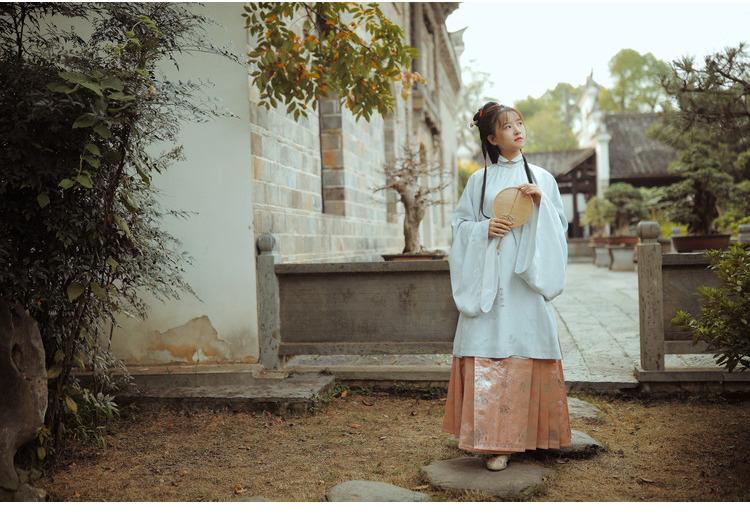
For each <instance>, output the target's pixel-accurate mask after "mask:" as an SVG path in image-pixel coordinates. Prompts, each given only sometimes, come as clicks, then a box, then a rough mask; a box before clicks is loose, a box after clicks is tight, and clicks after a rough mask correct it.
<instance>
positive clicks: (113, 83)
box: [101, 77, 125, 90]
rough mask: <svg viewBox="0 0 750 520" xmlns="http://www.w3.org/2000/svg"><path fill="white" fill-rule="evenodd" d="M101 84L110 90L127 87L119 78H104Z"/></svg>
mask: <svg viewBox="0 0 750 520" xmlns="http://www.w3.org/2000/svg"><path fill="white" fill-rule="evenodd" d="M101 86H102V88H104V89H109V90H122V89H124V88H125V84H124V83H123V82H122V81H121V80H120V79H119V78H113V77H110V78H104V79H103V80H102V82H101Z"/></svg>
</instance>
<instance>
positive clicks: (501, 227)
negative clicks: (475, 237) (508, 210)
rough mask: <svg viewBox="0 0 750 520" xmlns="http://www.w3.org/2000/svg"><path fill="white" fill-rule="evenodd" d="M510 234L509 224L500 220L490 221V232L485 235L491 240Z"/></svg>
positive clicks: (492, 219) (493, 219)
mask: <svg viewBox="0 0 750 520" xmlns="http://www.w3.org/2000/svg"><path fill="white" fill-rule="evenodd" d="M508 233H510V222H509V221H507V220H505V219H502V218H491V219H490V230H489V232H488V233H487V235H488V236H489V237H491V238H498V237H499V238H503V237H504V236H505V235H506V234H508Z"/></svg>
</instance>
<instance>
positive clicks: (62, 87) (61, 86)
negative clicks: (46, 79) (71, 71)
mask: <svg viewBox="0 0 750 520" xmlns="http://www.w3.org/2000/svg"><path fill="white" fill-rule="evenodd" d="M47 90H50V91H52V92H60V93H62V94H70V93H71V92H73V91H74V90H75V87H71V86H70V84H68V83H63V82H62V81H53V82H52V83H47Z"/></svg>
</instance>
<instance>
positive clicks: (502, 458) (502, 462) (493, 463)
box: [487, 455, 510, 471]
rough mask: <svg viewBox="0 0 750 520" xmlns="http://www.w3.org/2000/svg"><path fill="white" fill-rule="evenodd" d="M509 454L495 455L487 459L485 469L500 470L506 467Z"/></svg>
mask: <svg viewBox="0 0 750 520" xmlns="http://www.w3.org/2000/svg"><path fill="white" fill-rule="evenodd" d="M508 459H510V455H495V456H494V457H490V458H489V459H487V469H489V470H491V471H501V470H504V469H505V468H507V467H508Z"/></svg>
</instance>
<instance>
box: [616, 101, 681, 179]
mask: <svg viewBox="0 0 750 520" xmlns="http://www.w3.org/2000/svg"><path fill="white" fill-rule="evenodd" d="M660 118H661V115H660V114H608V115H607V116H606V117H605V120H604V121H605V124H606V125H607V132H608V133H609V134H610V135H611V136H612V140H611V141H610V142H609V168H610V177H611V178H613V179H627V178H637V177H663V176H668V175H669V173H668V169H669V165H670V163H672V162H673V161H676V160H677V158H678V153H677V151H676V150H674V149H673V148H671V147H670V146H668V145H666V144H664V143H662V142H661V141H658V140H656V139H650V138H648V137H646V132H647V131H648V130H649V129H650V128H651V126H652V125H653V124H654V123H656V122H658V121H659V119H660Z"/></svg>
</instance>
